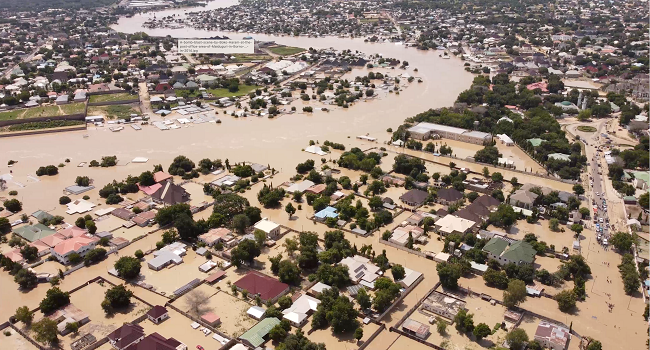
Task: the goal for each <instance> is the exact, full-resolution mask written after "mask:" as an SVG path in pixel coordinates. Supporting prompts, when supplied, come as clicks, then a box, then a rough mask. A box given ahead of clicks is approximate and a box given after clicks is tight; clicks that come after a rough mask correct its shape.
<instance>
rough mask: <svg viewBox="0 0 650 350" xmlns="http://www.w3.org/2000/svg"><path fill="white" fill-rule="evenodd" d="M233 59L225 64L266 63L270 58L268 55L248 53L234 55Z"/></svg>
mask: <svg viewBox="0 0 650 350" xmlns="http://www.w3.org/2000/svg"><path fill="white" fill-rule="evenodd" d="M233 56H235V59H233V60H230V61H228V62H225V63H243V62H250V61H258V60H260V61H268V60H270V59H271V58H273V57H271V56H269V55H264V54H262V55H259V54H250V53H240V54H234V55H233Z"/></svg>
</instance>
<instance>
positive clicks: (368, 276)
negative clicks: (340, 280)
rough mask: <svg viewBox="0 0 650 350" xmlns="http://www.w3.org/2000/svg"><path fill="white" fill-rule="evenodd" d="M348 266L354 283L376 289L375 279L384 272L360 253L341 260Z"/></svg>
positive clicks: (342, 263)
mask: <svg viewBox="0 0 650 350" xmlns="http://www.w3.org/2000/svg"><path fill="white" fill-rule="evenodd" d="M340 264H341V265H345V266H347V267H348V274H349V275H350V280H351V281H352V282H353V283H359V284H362V285H364V286H368V287H369V288H370V289H374V285H375V280H376V279H377V278H378V277H379V276H381V275H382V274H383V272H382V271H381V269H380V268H379V267H378V266H377V265H375V264H373V263H371V262H370V260H369V259H367V258H364V257H362V256H360V255H355V256H351V257H347V258H345V259H343V260H341V262H340Z"/></svg>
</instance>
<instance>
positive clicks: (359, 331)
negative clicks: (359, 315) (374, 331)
mask: <svg viewBox="0 0 650 350" xmlns="http://www.w3.org/2000/svg"><path fill="white" fill-rule="evenodd" d="M361 338H363V329H361V328H357V329H355V330H354V339H356V340H357V341H359V340H361Z"/></svg>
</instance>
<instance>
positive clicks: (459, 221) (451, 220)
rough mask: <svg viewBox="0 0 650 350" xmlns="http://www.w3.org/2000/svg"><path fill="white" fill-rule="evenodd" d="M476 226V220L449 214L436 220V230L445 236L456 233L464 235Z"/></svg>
mask: <svg viewBox="0 0 650 350" xmlns="http://www.w3.org/2000/svg"><path fill="white" fill-rule="evenodd" d="M475 227H476V222H475V221H472V220H467V219H464V218H460V217H457V216H454V215H452V214H447V215H446V216H445V217H443V218H442V219H440V220H438V221H436V223H435V230H436V231H437V232H438V233H440V234H441V235H443V236H446V235H449V234H452V233H456V234H459V235H464V234H465V233H467V232H469V231H472V230H473V229H474V228H475Z"/></svg>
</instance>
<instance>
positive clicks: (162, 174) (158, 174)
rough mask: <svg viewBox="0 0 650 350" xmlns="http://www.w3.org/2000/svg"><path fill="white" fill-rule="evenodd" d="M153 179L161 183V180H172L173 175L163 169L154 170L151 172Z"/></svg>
mask: <svg viewBox="0 0 650 350" xmlns="http://www.w3.org/2000/svg"><path fill="white" fill-rule="evenodd" d="M153 180H154V181H155V182H156V183H161V182H163V181H167V180H173V176H171V175H169V174H168V173H166V172H164V171H157V172H155V173H154V174H153Z"/></svg>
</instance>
